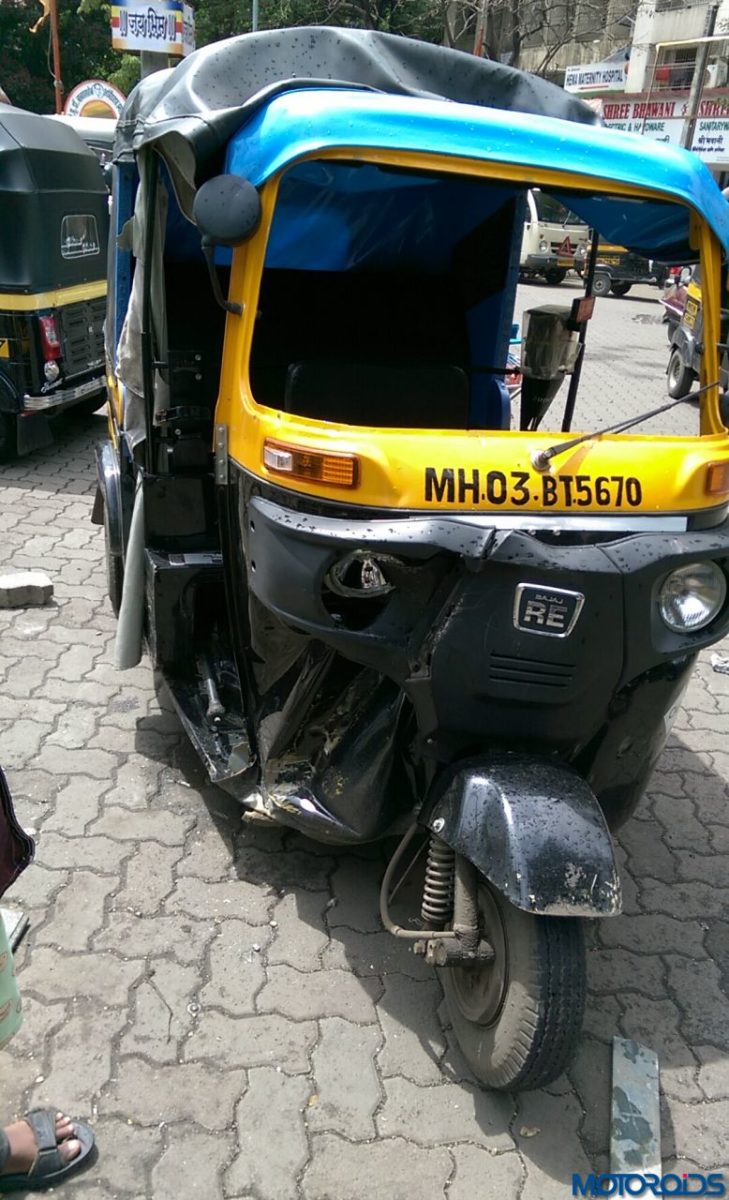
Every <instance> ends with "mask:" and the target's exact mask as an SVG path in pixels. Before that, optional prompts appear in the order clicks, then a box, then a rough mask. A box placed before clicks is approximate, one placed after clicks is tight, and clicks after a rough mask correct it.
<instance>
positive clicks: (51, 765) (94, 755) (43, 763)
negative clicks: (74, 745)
mask: <svg viewBox="0 0 729 1200" xmlns="http://www.w3.org/2000/svg"><path fill="white" fill-rule="evenodd" d="M34 766H36V767H38V769H39V770H41V771H50V773H51V774H52V775H76V774H79V773H83V774H85V775H92V776H93V777H94V779H100V780H102V782H107V781H108V780H110V779H111V778H112V776H113V772H114V770H115V769H116V767H117V756H116V755H114V754H108V753H107V752H106V751H105V750H87V749H86V748H83V749H81V750H67V749H66V747H65V746H51V745H49V744H48V742H46V744H45V745H44V746H43V748H42V749H41V752H40V754H39V755H38V757H37V758H36V759H35V762H34Z"/></svg>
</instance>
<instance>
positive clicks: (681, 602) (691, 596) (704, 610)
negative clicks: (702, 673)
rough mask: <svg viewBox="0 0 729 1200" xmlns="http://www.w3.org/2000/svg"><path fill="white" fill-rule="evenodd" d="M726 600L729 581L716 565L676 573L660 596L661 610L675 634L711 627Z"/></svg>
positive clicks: (703, 564)
mask: <svg viewBox="0 0 729 1200" xmlns="http://www.w3.org/2000/svg"><path fill="white" fill-rule="evenodd" d="M725 599H726V579H725V578H724V574H723V572H722V571H720V570H719V568H718V567H717V565H716V563H712V562H703V563H691V564H690V565H689V566H687V567H679V568H678V570H677V571H672V572H671V574H670V575H669V576H668V578H667V579H665V580H664V581H663V584H662V585H661V590H660V592H659V593H658V609H659V612H660V614H661V617H662V618H663V620H664V621H665V623H666V625H667V626H668V628H669V629H672V630H673V631H674V633H693V632H695V631H696V630H697V629H703V628H704V627H705V626H706V625H709V624H710V623H711V622H712V621H713V620H714V617H715V616H717V615H718V613H719V612H720V611H721V608H722V605H723V604H724V601H725Z"/></svg>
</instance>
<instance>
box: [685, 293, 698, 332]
mask: <svg viewBox="0 0 729 1200" xmlns="http://www.w3.org/2000/svg"><path fill="white" fill-rule="evenodd" d="M698 311H699V306H698V304H695V303H694V301H693V300H688V301H687V302H686V308H685V309H684V313H683V323H684V325H687V326H688V328H689V329H693V327H694V325H695V324H696V317H697V315H698Z"/></svg>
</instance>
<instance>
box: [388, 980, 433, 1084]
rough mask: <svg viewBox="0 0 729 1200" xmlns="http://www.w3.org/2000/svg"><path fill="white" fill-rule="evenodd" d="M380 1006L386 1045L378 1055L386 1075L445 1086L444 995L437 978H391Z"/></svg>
mask: <svg viewBox="0 0 729 1200" xmlns="http://www.w3.org/2000/svg"><path fill="white" fill-rule="evenodd" d="M384 984H385V991H384V993H383V995H382V998H381V999H380V1001H379V1004H378V1011H379V1018H380V1025H381V1026H382V1031H383V1033H384V1035H385V1042H384V1045H383V1047H382V1049H381V1050H380V1053H379V1055H378V1065H379V1069H380V1072H381V1074H382V1075H383V1076H388V1075H404V1076H406V1078H408V1079H411V1080H412V1081H413V1083H422V1084H428V1083H441V1082H442V1081H443V1072H444V1069H446V1068H445V1065H444V1067H441V1065H440V1058H441V1056H442V1055H443V1052H444V1051H445V1048H446V1040H445V1034H444V1032H443V1030H442V1028H441V1026H440V1023H439V1021H438V1017H437V1009H438V1005H439V1004H440V1002H441V1000H442V999H443V993H442V991H441V988H440V984H439V983H438V982H437V980H436V979H431V980H427V981H426V980H424V981H422V982H419V981H416V980H414V979H410V978H409V977H408V976H406V975H389V976H388V977H387V978H386V979H385V980H384Z"/></svg>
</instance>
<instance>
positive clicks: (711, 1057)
mask: <svg viewBox="0 0 729 1200" xmlns="http://www.w3.org/2000/svg"><path fill="white" fill-rule="evenodd" d="M694 1049H695V1051H696V1056H697V1058H698V1059H699V1061H700V1063H701V1066H700V1068H699V1084H700V1086H701V1090H702V1091H703V1093H704V1095H705V1096H707V1097H708V1099H709V1100H727V1099H729V1055H727V1053H726V1051H724V1050H720V1049H719V1048H718V1047H717V1046H696V1047H694Z"/></svg>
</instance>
